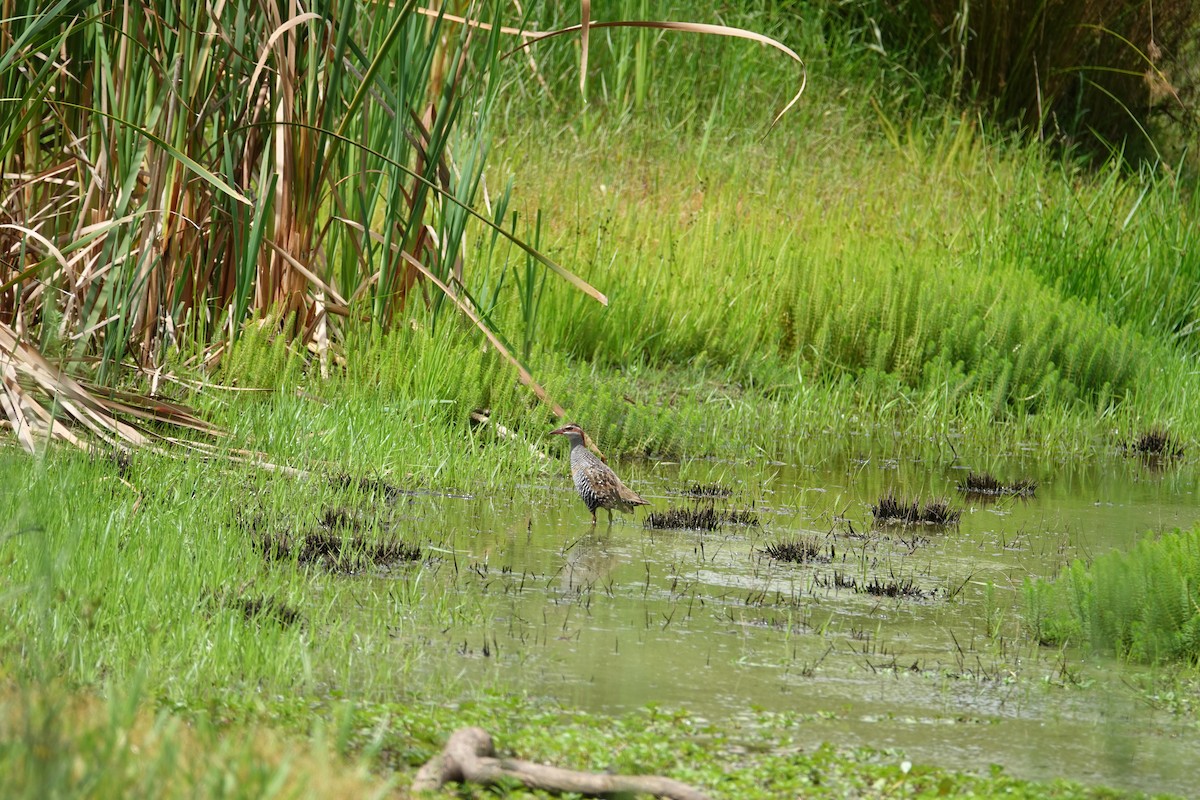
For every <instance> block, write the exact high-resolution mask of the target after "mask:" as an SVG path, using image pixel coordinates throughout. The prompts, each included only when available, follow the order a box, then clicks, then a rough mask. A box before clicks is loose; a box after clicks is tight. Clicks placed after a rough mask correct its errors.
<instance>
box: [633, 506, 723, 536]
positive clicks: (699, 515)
mask: <svg viewBox="0 0 1200 800" xmlns="http://www.w3.org/2000/svg"><path fill="white" fill-rule="evenodd" d="M720 524H721V515H720V514H718V513H717V510H716V509H715V508H713V507H712V506H711V505H708V506H695V507H693V508H668V509H667V510H666V511H652V512H650V513H649V514H647V515H646V527H647V528H651V529H654V530H670V529H679V528H688V529H694V530H701V531H715V530H716V529H717V528H718V527H719V526H720Z"/></svg>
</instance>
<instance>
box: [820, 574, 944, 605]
mask: <svg viewBox="0 0 1200 800" xmlns="http://www.w3.org/2000/svg"><path fill="white" fill-rule="evenodd" d="M813 582H814V583H815V584H816V585H817V586H820V587H822V588H826V589H849V590H850V591H852V592H854V593H855V594H869V595H871V596H872V597H895V598H900V599H904V600H929V599H932V598H934V597H937V595H938V590H937V589H922V588H921V587H920V586H917V585H916V583H914V582H913V579H912V578H911V577H907V578H897V577H895V576H892V577H890V578H888V579H886V580H885V579H882V578H880V577H879V576H878V575H876V576H874V577H872V578H871V580H870V581H868V582H865V583H860V582H859V580H858V579H857V578H855V577H854V576H853V575H847V574H845V573H843V572H841V571H840V570H834V571H833V577H832V578H830V577H829V576H816V577H815V578H814V581H813Z"/></svg>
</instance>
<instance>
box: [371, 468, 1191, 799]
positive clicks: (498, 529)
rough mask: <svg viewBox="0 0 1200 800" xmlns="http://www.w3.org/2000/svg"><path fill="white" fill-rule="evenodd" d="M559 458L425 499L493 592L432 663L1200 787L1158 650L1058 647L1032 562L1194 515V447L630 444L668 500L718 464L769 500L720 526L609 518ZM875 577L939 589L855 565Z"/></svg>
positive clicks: (803, 733) (935, 751) (569, 696)
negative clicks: (1123, 452)
mask: <svg viewBox="0 0 1200 800" xmlns="http://www.w3.org/2000/svg"><path fill="white" fill-rule="evenodd" d="M559 466H561V470H562V474H561V475H560V474H558V473H557V472H555V473H554V474H553V478H552V479H551V484H550V485H549V486H530V487H514V488H513V491H512V493H511V495H510V496H508V497H502V498H497V497H487V498H485V497H476V498H472V499H469V500H453V499H447V498H424V499H421V500H420V501H418V502H415V503H414V504H413V507H412V508H411V510H410V512H409V513H410V514H411V520H412V524H413V526H414V529H415V530H416V531H418V533H419V532H420V531H422V530H427V531H434V530H436V531H438V532H439V534H438V535H437V536H433V535H432V534H431V540H436V541H437V545H436V547H437V548H438V549H437V550H435V551H433V552H432V555H433V556H434V557H433V558H432V559H431V560H429V561H427V562H426V563H425V564H424V565H422V566H420V567H414V569H418V570H425V571H433V572H438V573H441V574H442V575H443V577H444V576H445V574H446V573H447V572H449V571H453V572H454V573H455V574H456V575H457V578H456V580H457V581H459V582H460V584H459V585H461V586H462V587H463V589H462V591H463V592H465V593H467V594H470V593H472V592H477V593H478V594H479V596H480V599H479V600H478V602H479V603H482V604H485V605H486V607H487V611H486V613H485V615H484V618H485V619H486V622H485V623H484V624H482V625H480V624H478V623H477V622H467V621H466V618H465V617H464V623H463V624H461V625H458V624H450V625H448V626H445V627H444V629H439V630H429V631H424V632H422V635H423V637H425V641H426V642H427V643H428V644H429V646H428V647H427V648H426V650H424V651H423V652H424V653H426V655H425V657H424V660H423V661H422V663H421V664H420V665H419V671H420V672H421V674H422V675H424V676H425V677H426V678H427V679H434V678H438V679H441V680H447V679H453V680H454V681H458V682H460V683H461V684H462V685H463V686H464V687H472V686H475V687H484V686H496V685H498V686H500V687H501V688H504V689H506V690H512V691H519V692H522V693H526V694H529V695H532V696H535V697H547V698H553V699H555V700H557V701H560V702H562V703H564V704H566V705H569V706H573V707H581V708H583V709H586V710H592V711H596V712H606V713H620V712H623V711H628V710H632V709H636V708H640V707H643V706H645V705H646V704H657V705H660V706H666V707H674V708H683V709H686V710H688V711H690V712H691V713H693V714H696V715H699V716H700V717H702V718H706V719H709V720H712V721H714V722H721V723H731V722H737V721H740V722H743V723H746V724H751V723H752V720H753V719H754V718H755V716H756V715H755V714H754V710H755V709H768V710H771V711H778V712H789V713H793V714H800V715H811V717H810V718H809V719H808V720H807V721H806V722H805V724H803V725H802V726H800V728H799V734H800V737H801V741H800V745H801V746H804V747H815V746H817V745H818V744H820V743H821V742H823V741H829V742H832V743H834V744H836V745H838V746H843V747H850V746H857V745H867V746H871V747H875V748H896V750H897V751H898V752H899V753H903V755H904V756H906V757H908V758H910V759H913V760H915V761H920V762H927V763H935V764H939V765H943V766H949V767H958V768H963V769H971V770H986V769H987V768H988V767H989V765H993V764H998V765H1001V766H1002V767H1003V768H1004V769H1005V771H1006V773H1007V774H1012V775H1016V776H1022V777H1028V778H1052V777H1060V776H1061V777H1069V778H1073V779H1077V780H1083V781H1089V782H1098V783H1103V784H1106V785H1113V786H1120V787H1130V788H1137V789H1142V790H1145V791H1173V792H1177V793H1181V794H1188V793H1190V792H1192V791H1193V789H1194V785H1195V775H1196V772H1195V754H1196V753H1197V752H1200V733H1198V732H1197V730H1196V727H1195V725H1194V723H1191V722H1189V721H1188V720H1186V719H1178V718H1174V717H1172V716H1170V715H1169V714H1167V713H1165V712H1162V711H1158V710H1155V709H1154V708H1151V707H1150V705H1149V704H1148V703H1147V702H1145V700H1144V699H1143V698H1142V697H1141V695H1140V694H1139V693H1138V692H1136V691H1135V690H1134V689H1132V688H1131V687H1130V683H1129V680H1130V677H1131V675H1132V674H1133V673H1134V672H1136V671H1139V670H1141V671H1144V668H1137V667H1131V666H1127V665H1122V664H1120V663H1118V662H1116V661H1112V660H1106V659H1104V658H1100V657H1096V656H1089V655H1087V654H1085V653H1083V652H1082V651H1078V650H1066V651H1062V650H1058V649H1051V648H1039V647H1037V646H1036V645H1034V644H1033V643H1032V642H1031V641H1030V639H1029V637H1028V636H1027V635H1025V633H1024V630H1023V628H1022V625H1021V620H1020V618H1019V610H1020V599H1021V598H1020V590H1021V586H1022V583H1023V581H1024V580H1025V579H1026V577H1027V576H1050V575H1053V574H1055V572H1056V571H1057V570H1058V569H1059V568H1060V567H1061V566H1062V565H1063V564H1064V563H1066V562H1067V561H1068V560H1069V559H1071V558H1075V557H1090V556H1095V555H1099V554H1101V553H1104V552H1107V551H1109V550H1112V549H1114V548H1116V549H1128V548H1130V547H1131V546H1132V545H1133V544H1134V543H1135V542H1136V541H1137V540H1138V538H1139V537H1140V536H1142V535H1145V534H1146V532H1147V531H1160V530H1165V529H1172V528H1175V527H1177V526H1191V525H1192V524H1193V523H1195V522H1196V521H1197V519H1198V518H1200V508H1198V504H1197V485H1196V482H1197V473H1196V471H1195V469H1194V467H1192V466H1191V465H1186V464H1173V465H1167V466H1166V467H1165V468H1161V467H1156V466H1154V465H1147V464H1143V463H1140V462H1136V461H1128V460H1123V459H1119V458H1113V459H1111V460H1108V461H1104V462H1102V463H1098V464H1097V463H1093V464H1090V465H1088V466H1083V467H1081V466H1076V465H1070V464H1054V463H1046V462H1044V461H1041V460H1039V459H1038V458H1036V457H1035V456H1034V455H1032V454H1014V455H1010V456H1006V457H992V458H990V459H988V460H986V461H983V460H978V461H977V464H973V463H972V462H971V461H970V460H969V459H958V458H955V459H950V460H949V461H947V462H946V463H930V462H922V461H916V460H905V459H889V458H878V457H871V456H866V455H860V456H857V457H853V458H833V457H824V458H818V459H814V461H813V462H812V463H807V464H766V463H762V462H759V463H746V464H731V463H713V462H693V463H688V464H685V465H679V464H667V463H656V462H653V461H643V462H636V463H623V464H617V465H616V468H617V470H618V472H619V473H620V474H622V475H623V476H624V477H625V478H626V479H627V482H629V483H630V484H631V485H633V486H634V487H635V488H636V489H637V490H638V491H640V492H641V493H642V494H643V495H644V496H645V497H646V498H647V499H649V500H651V501H652V502H653V504H654V505H653V506H652V507H651V509H650V510H656V509H657V510H664V509H666V508H671V507H679V506H685V505H687V504H689V503H692V502H694V501H692V500H691V499H689V498H687V497H685V496H682V495H681V494H680V492H681V491H683V490H685V489H687V488H688V487H690V486H692V485H693V484H696V483H700V484H712V483H720V484H721V485H723V486H726V487H729V488H730V489H732V490H733V496H732V497H731V498H729V500H728V501H718V506H717V507H718V508H731V509H739V510H752V511H754V512H755V513H756V514H757V515H758V520H759V524H758V525H733V526H726V527H723V528H721V529H718V530H716V531H706V532H700V531H694V530H685V531H651V530H646V529H645V528H644V527H642V524H641V523H642V520H643V519H644V517H645V513H646V512H645V511H639V514H638V516H637V517H636V518H630V517H625V518H620V517H619V518H618V522H617V523H616V524H614V525H612V526H611V527H610V526H609V525H607V524H606V522H605V514H604V512H603V511H601V512H600V518H601V522H600V524H599V525H598V526H597V527H596V528H592V526H591V524H590V516H589V515H588V513H587V510H586V508H585V507H584V505H583V504H582V502H580V500H579V499H578V497H576V496H575V494H574V492H573V491H572V490H571V487H570V481H569V478H568V477H567V476H566V474H565V470H566V465H565V460H563V461H562V462H560V464H556V465H555V469H557V468H558V467H559ZM967 466H975V467H976V468H977V469H986V470H988V471H989V472H992V473H993V474H995V475H997V477H1000V478H1002V479H1009V480H1012V479H1018V478H1028V479H1034V480H1036V481H1038V488H1037V492H1036V495H1035V496H1034V497H1033V498H1032V499H1029V500H1021V499H1006V500H1001V501H999V502H989V501H985V500H980V499H974V500H972V499H965V498H963V497H962V496H961V495H960V494H959V493H958V492H956V491H955V486H956V484H957V483H958V482H959V481H960V480H962V479H963V478H964V477H965V475H966V467H967ZM889 490H894V491H895V492H896V493H897V494H899V495H901V496H906V497H911V496H919V497H922V498H929V497H943V498H948V499H950V500H951V501H952V504H953V505H954V506H955V507H957V508H961V509H962V511H963V513H962V517H961V520H960V522H959V524H958V525H957V527H953V528H949V529H936V528H923V527H916V528H888V529H877V528H873V526H872V518H871V512H870V505H871V504H872V503H874V502H876V501H877V500H878V499H879V498H880V496H881V495H882V494H883V493H885V492H887V491H889ZM798 536H799V537H811V538H812V539H815V540H816V541H818V542H819V543H820V545H821V547H822V549H823V552H827V554H828V553H831V554H832V559H831V560H830V561H829V562H828V563H811V564H788V563H780V562H777V561H774V560H772V559H771V558H769V557H767V556H766V555H765V554H764V553H763V549H764V548H765V547H766V546H768V545H769V544H772V543H775V542H778V541H780V540H784V539H788V538H794V537H798ZM439 537H440V538H439ZM406 575H407V576H406V577H405V578H403V580H414V579H415V578H414V577H413V574H412V573H411V572H410V573H407V574H406ZM396 579H397V578H395V577H391V578H387V579H384V580H396ZM872 581H878V582H880V583H888V582H899V583H903V584H911V586H912V587H914V588H915V589H917V590H918V591H919V593H920V596H916V597H899V598H893V597H879V596H874V595H871V594H867V593H864V592H862V591H858V590H855V589H854V588H853V587H852V586H849V585H848V584H851V583H857V585H858V586H860V587H861V586H863V585H864V584H866V583H870V582H872ZM483 598H486V599H483ZM472 602H476V601H474V600H473V601H472ZM899 757H900V756H899V755H898V756H897V758H898V759H899Z"/></svg>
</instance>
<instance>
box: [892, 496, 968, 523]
mask: <svg viewBox="0 0 1200 800" xmlns="http://www.w3.org/2000/svg"><path fill="white" fill-rule="evenodd" d="M871 514H872V515H873V516H874V517H875V524H876V525H940V526H949V525H956V524H958V519H959V517H961V516H962V511H961V510H959V509H956V508H951V507H950V504H949V503H948V502H946V501H945V500H929V501H927V502H926V503H925V505H924V506H922V505H921V501H920V500H911V501H906V500H900V499H898V498H897V497H896V494H895V493H894V492H888V493H887V494H886V495H884V496H883V497H881V498H879V502H878V503H876V504H875V505H873V506H871Z"/></svg>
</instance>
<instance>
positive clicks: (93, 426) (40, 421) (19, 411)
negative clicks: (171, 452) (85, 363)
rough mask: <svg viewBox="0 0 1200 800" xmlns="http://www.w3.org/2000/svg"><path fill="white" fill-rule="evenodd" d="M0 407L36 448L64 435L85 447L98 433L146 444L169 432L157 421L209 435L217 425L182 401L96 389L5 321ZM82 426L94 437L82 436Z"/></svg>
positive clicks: (119, 443) (114, 441)
mask: <svg viewBox="0 0 1200 800" xmlns="http://www.w3.org/2000/svg"><path fill="white" fill-rule="evenodd" d="M0 381H2V382H3V391H2V392H0V408H2V409H3V411H4V415H5V416H6V417H7V418H8V421H9V424H10V425H12V428H13V431H14V432H15V433H16V436H17V441H19V442H20V443H21V446H22V447H24V448H25V449H26V450H28V451H30V452H33V451H34V450H35V448H36V446H37V441H38V439H39V438H43V439H44V438H53V439H61V440H63V441H66V442H69V443H70V444H73V445H75V446H76V447H80V448H82V449H85V450H90V449H91V448H92V447H93V438H94V439H98V440H99V441H101V442H103V443H104V444H105V445H107V447H108V448H109V449H111V448H118V449H127V448H131V447H146V446H149V445H152V444H154V443H155V442H157V441H166V440H168V437H167V436H166V435H165V434H162V433H159V432H158V431H157V430H156V426H166V427H167V428H169V429H179V428H184V429H189V430H192V431H197V432H200V433H203V434H205V435H208V436H213V435H216V434H217V433H218V431H217V429H216V428H215V427H213V426H212V425H210V424H209V423H207V422H205V421H204V420H202V419H200V418H199V417H198V416H196V415H195V414H194V413H193V412H192V411H191V410H190V409H187V408H185V407H184V406H182V405H179V404H176V403H171V402H167V401H163V400H157V399H154V398H150V397H142V396H139V395H135V394H131V393H129V392H119V391H116V390H112V389H96V388H92V387H89V386H86V385H85V384H84V383H83V382H81V381H79V380H77V379H76V378H73V377H72V376H70V375H68V374H67V373H66V372H65V371H63V370H62V369H60V368H58V367H56V366H55V365H54V364H52V363H50V362H49V361H48V360H47V359H46V358H45V356H43V355H42V354H41V353H39V352H38V351H37V350H36V349H34V348H33V347H31V346H29V345H28V344H26V343H25V342H23V341H21V339H20V337H19V336H18V335H17V332H16V331H15V330H13V329H12V328H11V327H10V326H9V325H6V324H4V323H0ZM76 427H81V428H83V429H84V430H85V431H87V433H89V434H91V437H89V436H86V435H83V436H81V435H79V434H78V433H77V430H76Z"/></svg>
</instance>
